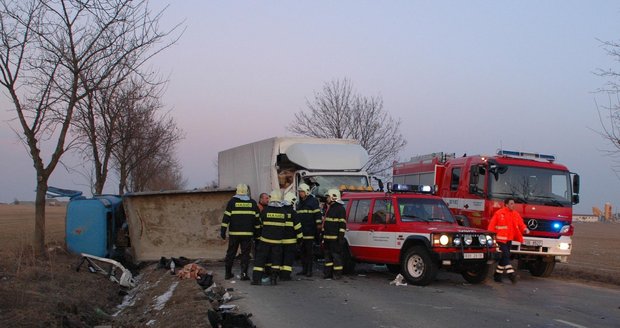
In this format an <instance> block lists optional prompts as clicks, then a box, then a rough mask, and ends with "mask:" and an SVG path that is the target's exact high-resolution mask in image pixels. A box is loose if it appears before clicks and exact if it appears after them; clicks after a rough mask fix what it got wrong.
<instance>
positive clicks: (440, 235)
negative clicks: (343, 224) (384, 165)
mask: <svg viewBox="0 0 620 328" xmlns="http://www.w3.org/2000/svg"><path fill="white" fill-rule="evenodd" d="M432 192H433V190H432V187H430V186H409V185H398V184H393V185H392V184H388V192H344V193H343V195H342V200H343V201H344V202H345V208H346V213H347V230H346V233H345V239H346V243H345V246H344V250H343V258H344V270H345V272H347V273H350V272H352V271H353V269H354V267H355V263H356V262H366V263H378V264H386V265H387V267H388V269H389V270H390V271H391V272H393V273H402V274H403V276H404V277H405V278H406V279H407V281H409V282H410V283H412V284H416V285H427V284H429V283H431V282H432V281H433V280H434V279H435V277H436V275H437V273H438V270H439V268H442V267H443V268H446V269H448V270H451V271H454V272H458V273H461V275H462V276H463V278H464V279H465V280H467V281H468V282H470V283H480V282H483V281H484V280H485V279H486V277H487V273H488V270H489V266H490V263H492V261H493V259H496V258H497V256H498V252H497V245H496V243H495V234H493V233H490V232H488V231H486V230H483V229H477V228H472V227H463V226H460V225H459V224H458V223H457V219H456V218H455V216H454V215H453V214H452V213H451V212H450V210H449V209H448V207H447V206H446V203H445V202H444V201H443V200H442V199H441V198H440V197H437V196H433V195H432Z"/></svg>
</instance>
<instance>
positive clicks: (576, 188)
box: [573, 174, 579, 194]
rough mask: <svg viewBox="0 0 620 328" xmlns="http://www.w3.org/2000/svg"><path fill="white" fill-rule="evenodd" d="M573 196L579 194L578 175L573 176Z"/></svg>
mask: <svg viewBox="0 0 620 328" xmlns="http://www.w3.org/2000/svg"><path fill="white" fill-rule="evenodd" d="M573 194H579V174H575V175H573Z"/></svg>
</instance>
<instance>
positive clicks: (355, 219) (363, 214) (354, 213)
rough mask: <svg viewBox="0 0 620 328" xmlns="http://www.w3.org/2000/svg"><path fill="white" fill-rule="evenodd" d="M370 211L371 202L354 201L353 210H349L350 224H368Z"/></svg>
mask: <svg viewBox="0 0 620 328" xmlns="http://www.w3.org/2000/svg"><path fill="white" fill-rule="evenodd" d="M369 210H370V200H369V199H362V200H352V201H351V209H350V210H349V216H348V217H347V221H348V222H352V223H366V222H368V211H369Z"/></svg>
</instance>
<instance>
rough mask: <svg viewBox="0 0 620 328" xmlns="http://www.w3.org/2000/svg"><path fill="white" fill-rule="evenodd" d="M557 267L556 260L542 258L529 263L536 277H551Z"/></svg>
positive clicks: (531, 271)
mask: <svg viewBox="0 0 620 328" xmlns="http://www.w3.org/2000/svg"><path fill="white" fill-rule="evenodd" d="M554 268H555V261H553V260H552V261H549V262H545V261H543V259H542V258H539V259H537V260H536V261H534V262H531V263H529V269H530V273H531V274H532V276H534V277H549V276H550V275H551V272H553V269H554Z"/></svg>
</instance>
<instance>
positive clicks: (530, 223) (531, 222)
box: [527, 219, 538, 230]
mask: <svg viewBox="0 0 620 328" xmlns="http://www.w3.org/2000/svg"><path fill="white" fill-rule="evenodd" d="M527 227H528V228H529V229H530V230H536V228H538V220H536V219H529V220H528V221H527Z"/></svg>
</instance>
